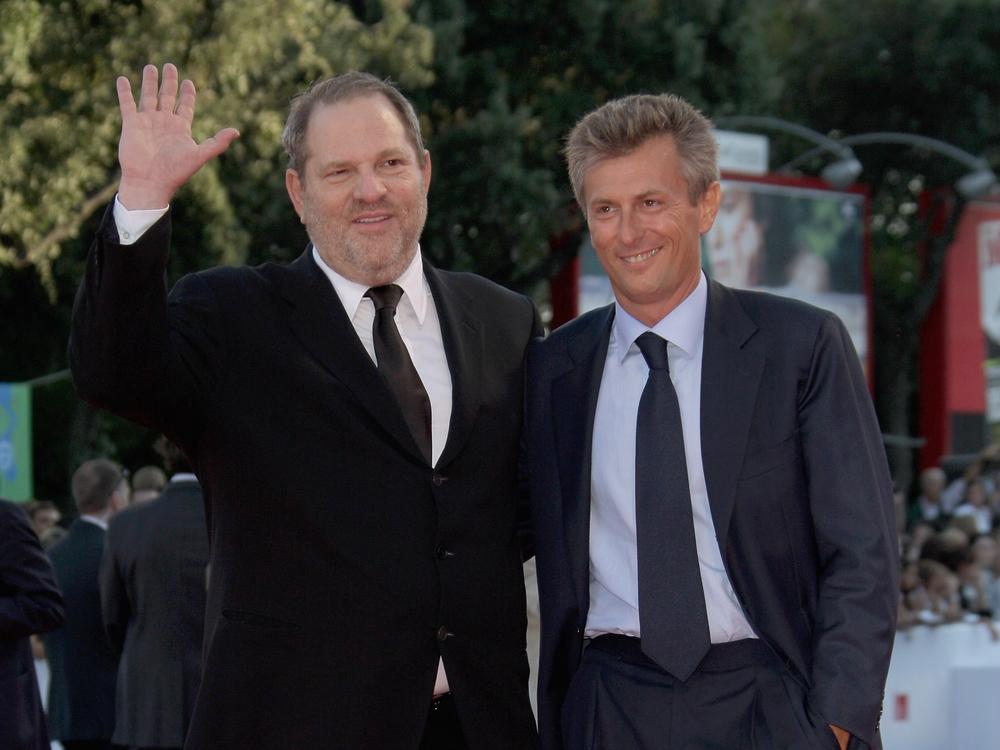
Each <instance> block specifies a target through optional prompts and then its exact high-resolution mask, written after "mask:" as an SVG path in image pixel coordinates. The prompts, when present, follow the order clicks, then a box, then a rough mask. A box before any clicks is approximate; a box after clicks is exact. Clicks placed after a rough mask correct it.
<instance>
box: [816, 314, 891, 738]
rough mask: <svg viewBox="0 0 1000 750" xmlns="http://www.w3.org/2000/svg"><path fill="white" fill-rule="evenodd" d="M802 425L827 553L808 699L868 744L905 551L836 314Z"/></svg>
mask: <svg viewBox="0 0 1000 750" xmlns="http://www.w3.org/2000/svg"><path fill="white" fill-rule="evenodd" d="M799 429H800V430H801V445H802V450H803V454H804V462H805V469H806V479H807V487H808V493H809V503H810V509H811V511H812V516H813V524H814V532H815V535H816V543H817V547H818V551H819V558H820V564H819V587H818V594H819V601H818V606H817V612H816V623H815V628H814V632H815V634H816V635H815V642H814V659H813V667H812V672H813V673H812V687H811V692H810V696H809V701H810V705H811V706H812V707H813V708H814V709H815V710H816V711H818V712H819V713H820V715H822V716H823V718H824V719H826V720H827V721H828V722H830V723H832V724H836V725H838V726H840V727H843V728H844V729H847V730H848V731H850V732H851V734H853V735H855V736H856V737H857V738H859V739H860V740H862V741H864V742H865V743H867V744H871V743H872V740H873V738H874V736H875V733H876V731H877V725H878V720H879V716H880V713H881V704H882V699H883V695H882V690H883V686H884V685H885V679H886V674H887V672H888V669H889V657H890V654H891V652H892V643H893V638H894V636H895V625H896V606H897V602H898V591H899V583H898V576H899V555H898V552H897V547H898V545H897V542H896V537H895V530H894V522H893V510H892V486H891V479H890V477H889V471H888V466H887V463H886V457H885V450H884V448H883V446H882V439H881V433H880V430H879V426H878V422H877V420H876V417H875V412H874V409H873V407H872V401H871V397H870V395H869V393H868V389H867V386H866V383H865V379H864V375H863V374H862V372H861V367H860V363H859V361H858V357H857V353H856V352H855V349H854V347H853V345H852V344H851V340H850V337H849V335H848V333H847V331H846V330H845V328H844V326H843V324H842V323H841V322H840V321H839V320H838V319H837V318H836V317H834V316H832V315H831V316H829V317H827V318H826V319H825V320H824V322H823V324H822V326H821V327H820V331H819V334H818V336H817V340H816V343H815V349H814V351H813V355H812V360H811V364H810V370H809V373H808V376H807V379H806V382H805V385H804V387H803V389H802V392H801V393H800V400H799Z"/></svg>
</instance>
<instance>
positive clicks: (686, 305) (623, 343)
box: [612, 271, 708, 363]
mask: <svg viewBox="0 0 1000 750" xmlns="http://www.w3.org/2000/svg"><path fill="white" fill-rule="evenodd" d="M707 306H708V282H707V281H706V280H705V274H704V273H703V272H701V271H699V278H698V285H697V286H696V287H695V288H694V291H692V292H691V294H689V295H688V296H687V297H685V298H684V300H683V301H682V302H681V303H680V304H679V305H678V306H677V307H675V308H674V309H673V310H671V311H670V312H669V313H668V314H667V316H666V317H664V318H662V319H661V320H660V321H659V322H657V323H656V325H654V326H652V327H650V326H647V325H646V324H645V323H641V322H640V321H638V320H636V319H635V318H633V317H632V316H631V315H630V314H629V313H627V312H626V311H625V309H624V308H623V307H622V306H621V304H620V303H619V302H618V301H617V300H615V320H614V323H613V324H612V337H613V341H614V343H615V354H616V356H617V357H618V362H619V363H622V362H624V361H625V357H626V356H627V355H628V353H629V352H630V351H632V344H634V343H635V340H636V339H637V338H639V336H641V335H642V334H643V333H645V332H646V331H652V332H653V333H655V334H657V335H658V336H660V337H662V338H664V339H666V340H667V341H669V342H670V343H671V344H674V345H675V346H677V347H678V348H679V349H680V350H681V351H682V352H683V353H684V355H685V356H687V357H690V356H693V355H694V354H695V353H696V352H697V351H698V345H699V343H700V342H701V339H702V337H703V336H704V334H705V310H706V308H707ZM636 350H637V349H636Z"/></svg>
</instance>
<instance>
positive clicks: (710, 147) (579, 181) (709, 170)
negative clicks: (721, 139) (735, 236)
mask: <svg viewBox="0 0 1000 750" xmlns="http://www.w3.org/2000/svg"><path fill="white" fill-rule="evenodd" d="M665 135H668V136H671V137H672V138H673V139H674V144H675V146H676V147H677V153H678V155H679V156H680V160H681V171H682V173H683V175H684V179H685V180H686V181H687V185H688V198H689V199H690V201H691V203H692V204H694V203H697V202H698V200H699V199H700V198H701V197H702V196H703V195H704V194H705V191H706V190H708V188H709V186H710V185H711V184H712V183H713V182H715V181H716V180H718V179H719V165H718V146H717V145H716V142H715V136H714V135H713V133H712V123H711V122H710V121H709V119H708V118H707V117H705V115H703V114H702V113H701V112H699V111H698V110H697V109H695V108H694V107H693V106H691V105H690V104H689V103H688V102H686V101H685V100H684V99H681V98H680V97H679V96H676V95H674V94H658V95H651V94H633V95H632V96H625V97H622V98H621V99H612V100H611V101H609V102H607V103H605V104H603V105H601V106H600V107H598V108H597V109H595V110H594V111H592V112H590V113H589V114H587V115H585V116H584V117H583V119H582V120H580V121H579V122H578V123H577V124H576V125H575V126H574V127H573V129H572V130H571V131H570V133H569V136H568V137H567V138H566V148H565V149H564V152H563V153H564V154H565V156H566V166H567V168H568V169H569V180H570V183H571V184H572V185H573V194H574V195H575V196H576V201H577V203H579V204H580V207H581V208H583V209H584V213H586V206H585V204H584V195H583V180H584V177H585V176H586V174H587V170H589V169H590V168H591V167H593V166H594V165H595V164H596V163H597V162H599V161H601V160H602V159H609V158H614V157H618V156H627V155H628V154H630V153H631V152H632V151H634V150H635V149H637V148H639V147H640V146H642V145H643V144H644V143H645V142H646V141H648V140H649V139H651V138H656V137H658V136H665Z"/></svg>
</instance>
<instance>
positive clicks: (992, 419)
mask: <svg viewBox="0 0 1000 750" xmlns="http://www.w3.org/2000/svg"><path fill="white" fill-rule="evenodd" d="M976 246H977V248H978V251H979V301H980V302H979V314H980V320H981V322H982V325H983V337H984V339H985V341H986V360H985V362H984V363H983V367H984V370H985V374H986V428H987V430H988V431H989V434H990V436H991V437H992V438H993V442H994V443H996V442H1000V221H984V222H982V223H981V224H980V225H979V231H978V237H977V238H976Z"/></svg>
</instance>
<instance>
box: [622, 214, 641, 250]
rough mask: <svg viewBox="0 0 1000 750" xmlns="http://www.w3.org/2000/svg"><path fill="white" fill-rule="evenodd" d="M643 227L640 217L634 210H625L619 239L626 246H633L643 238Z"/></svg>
mask: <svg viewBox="0 0 1000 750" xmlns="http://www.w3.org/2000/svg"><path fill="white" fill-rule="evenodd" d="M642 233H643V229H642V226H641V223H640V221H639V218H638V217H637V216H636V214H635V212H633V211H628V210H626V211H623V212H622V218H621V224H620V225H619V227H618V239H619V240H620V241H621V243H622V244H623V245H625V246H626V247H631V246H632V245H634V244H635V243H637V242H638V241H639V240H640V239H641V238H642Z"/></svg>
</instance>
